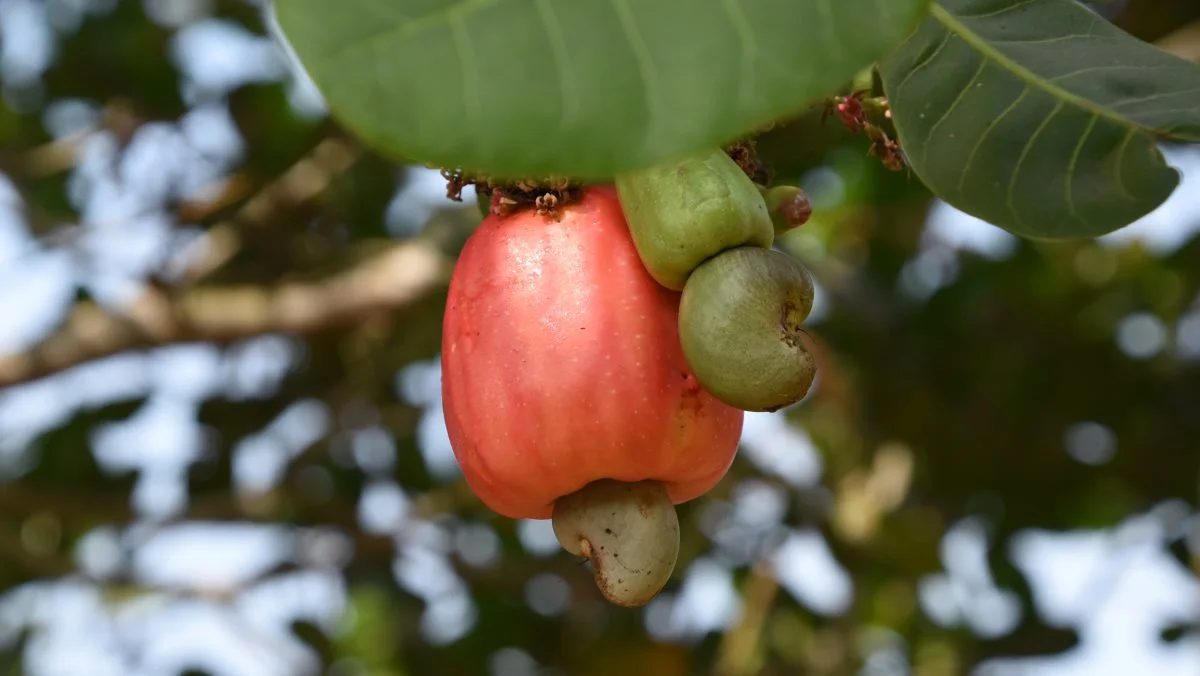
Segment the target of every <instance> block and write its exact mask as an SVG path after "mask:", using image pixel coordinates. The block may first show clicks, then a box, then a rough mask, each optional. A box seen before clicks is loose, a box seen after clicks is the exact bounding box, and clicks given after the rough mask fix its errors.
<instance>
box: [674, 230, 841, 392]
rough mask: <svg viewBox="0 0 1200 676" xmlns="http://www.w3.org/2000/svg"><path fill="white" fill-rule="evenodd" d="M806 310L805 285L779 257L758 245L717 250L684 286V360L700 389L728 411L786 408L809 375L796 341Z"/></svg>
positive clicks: (802, 273) (811, 368)
mask: <svg viewBox="0 0 1200 676" xmlns="http://www.w3.org/2000/svg"><path fill="white" fill-rule="evenodd" d="M812 304H813V285H812V279H811V278H810V277H809V275H808V272H807V271H806V270H805V269H804V268H803V267H802V266H801V265H800V263H798V262H797V261H795V260H794V259H792V258H791V257H790V256H788V255H787V254H785V253H781V252H779V251H774V250H772V249H761V248H758V247H739V248H737V249H730V250H728V251H723V252H721V253H720V254H718V255H717V256H714V257H713V258H711V259H709V260H707V261H705V262H704V263H703V264H701V265H700V267H698V268H696V270H695V271H694V272H693V273H692V276H691V277H690V278H689V279H688V282H687V286H686V287H684V290H683V299H682V301H681V304H680V307H679V337H680V341H681V342H682V344H683V351H684V354H685V355H686V356H687V360H688V363H689V364H690V365H691V367H692V369H693V371H694V372H695V374H696V377H697V378H699V379H700V382H701V383H702V384H703V386H704V387H705V388H706V389H707V390H708V391H710V392H712V393H713V395H714V396H716V397H717V398H719V399H720V400H721V401H723V402H725V403H727V404H729V405H730V406H736V407H738V408H741V409H743V410H746V411H775V410H778V409H780V408H783V407H785V406H790V405H791V404H794V403H796V402H798V401H800V400H801V399H803V398H804V395H805V394H807V393H808V390H809V388H810V387H812V383H813V379H814V378H815V377H816V368H817V367H816V361H815V360H814V359H813V356H812V355H811V354H810V353H809V352H808V350H807V349H805V347H804V345H803V343H802V342H801V339H800V338H801V335H802V334H803V330H802V329H801V324H802V323H803V322H804V320H805V319H806V318H808V313H809V312H811V311H812Z"/></svg>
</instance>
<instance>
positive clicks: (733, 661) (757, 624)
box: [716, 561, 779, 676]
mask: <svg viewBox="0 0 1200 676" xmlns="http://www.w3.org/2000/svg"><path fill="white" fill-rule="evenodd" d="M778 594H779V582H778V581H776V579H775V576H774V575H772V574H771V573H770V571H769V565H768V564H767V563H766V562H765V561H762V562H760V563H759V564H758V565H757V566H755V567H754V569H753V570H751V571H750V575H749V577H748V578H747V580H746V586H745V591H744V592H743V597H742V598H743V604H742V608H743V609H742V618H741V620H740V621H739V622H738V623H737V624H735V625H733V626H732V627H730V628H729V629H728V630H727V631H726V632H725V635H724V636H723V637H722V638H721V645H720V647H719V648H718V649H717V665H716V673H717V674H718V676H749V674H754V673H757V672H758V670H759V667H760V666H761V665H760V662H761V657H760V656H761V652H760V651H761V646H760V645H759V644H760V641H761V639H762V633H763V629H764V628H765V627H766V624H767V616H768V614H769V613H770V611H771V608H773V607H774V606H775V597H776V596H777V595H778Z"/></svg>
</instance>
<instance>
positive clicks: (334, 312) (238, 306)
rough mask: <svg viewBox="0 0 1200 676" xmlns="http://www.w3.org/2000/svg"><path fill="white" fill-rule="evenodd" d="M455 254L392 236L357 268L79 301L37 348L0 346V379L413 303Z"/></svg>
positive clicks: (317, 324)
mask: <svg viewBox="0 0 1200 676" xmlns="http://www.w3.org/2000/svg"><path fill="white" fill-rule="evenodd" d="M451 269H452V262H451V261H450V259H449V258H448V257H447V256H446V255H445V254H443V253H442V252H441V251H440V250H439V249H438V248H437V247H436V246H435V245H433V244H432V243H429V242H426V241H423V240H412V241H409V242H405V243H403V244H398V245H392V246H390V247H389V248H388V249H387V250H385V251H383V252H381V253H378V254H376V255H374V256H373V257H371V258H368V259H367V260H365V261H363V262H362V263H360V264H359V265H357V266H356V267H354V268H351V269H350V270H348V271H344V272H341V273H338V274H335V275H332V276H331V277H329V278H327V279H325V280H319V281H316V282H290V283H283V284H278V285H274V286H272V287H259V286H228V287H217V286H212V287H204V286H199V287H194V288H189V289H186V290H183V291H180V292H177V293H171V292H169V291H164V290H162V289H160V288H155V287H147V288H146V289H145V290H144V291H142V293H141V294H140V295H139V296H138V297H137V298H136V299H134V300H133V301H132V302H131V303H130V304H129V306H128V307H127V309H126V310H125V312H124V313H122V314H115V313H111V312H108V311H106V310H104V309H102V308H100V307H99V306H97V305H96V304H94V303H90V302H83V303H79V304H77V305H76V307H75V308H74V310H72V312H71V314H70V316H69V317H68V318H67V320H66V321H65V322H64V324H63V326H62V327H61V328H59V330H58V331H57V332H56V333H53V334H52V335H50V336H49V337H47V338H45V339H44V340H42V341H41V342H40V343H39V344H38V345H36V346H34V347H33V348H31V349H29V350H27V351H25V352H19V353H13V354H0V387H4V386H10V385H15V384H18V383H23V382H27V381H30V380H33V379H36V378H40V377H43V376H47V375H50V374H53V373H56V372H58V371H61V370H64V369H67V368H70V367H72V366H76V365H79V364H82V363H84V362H87V361H90V360H93V359H99V358H102V357H107V356H111V355H115V354H118V353H120V352H124V351H126V350H130V349H137V348H144V347H151V346H156V345H167V344H173V343H181V342H193V341H212V342H217V343H226V342H231V341H234V340H240V339H243V338H247V337H251V336H257V335H263V334H268V333H313V332H317V331H321V330H325V329H329V328H334V327H337V326H342V325H347V324H352V323H355V322H357V321H359V320H361V319H363V318H365V317H366V316H368V315H371V314H374V313H377V312H388V311H393V310H396V309H398V308H401V307H404V306H406V305H409V304H411V303H413V302H415V301H417V300H419V299H420V298H422V297H423V296H424V295H425V294H426V293H428V292H429V291H431V290H432V289H434V288H436V287H438V286H440V285H442V284H444V283H446V282H447V280H448V279H449V275H450V271H451Z"/></svg>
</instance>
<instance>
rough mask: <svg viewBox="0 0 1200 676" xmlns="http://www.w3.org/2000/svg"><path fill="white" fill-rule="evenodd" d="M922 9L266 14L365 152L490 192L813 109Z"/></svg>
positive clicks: (639, 159) (657, 154)
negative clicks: (370, 148) (463, 178)
mask: <svg viewBox="0 0 1200 676" xmlns="http://www.w3.org/2000/svg"><path fill="white" fill-rule="evenodd" d="M927 5H928V2H927V0H805V1H804V2H794V1H792V0H769V1H768V0H762V1H759V2H753V3H746V2H735V1H733V0H722V1H718V0H704V1H700V0H660V1H658V2H632V1H630V0H576V1H573V2H553V1H552V0H473V1H471V0H467V1H462V0H460V1H458V2H450V3H446V2H428V1H417V0H402V1H397V0H392V1H388V0H345V1H343V2H336V3H334V2H328V1H327V0H281V1H280V2H278V3H277V8H276V12H277V15H278V19H279V23H280V25H281V27H282V28H283V30H284V33H285V34H286V36H287V38H288V41H289V43H290V44H291V46H292V48H293V49H294V50H295V51H296V53H297V55H298V56H299V58H300V60H301V62H302V63H303V64H304V66H305V68H306V70H307V71H308V72H309V74H310V75H311V76H312V78H313V80H314V81H315V82H316V83H317V85H318V87H319V88H320V89H321V91H322V93H323V94H324V95H325V97H326V99H327V101H328V102H329V105H330V108H331V109H332V110H333V112H334V113H335V115H337V116H339V117H340V118H341V120H342V122H343V123H344V124H345V125H346V126H347V127H349V128H351V129H353V130H354V131H355V132H357V133H358V134H360V135H361V136H362V137H363V138H364V139H366V140H367V141H368V142H370V143H372V144H373V145H375V146H376V147H378V148H379V149H380V150H382V151H384V152H387V153H389V154H392V155H398V156H403V157H405V158H407V159H409V160H411V161H416V162H420V163H429V164H435V165H438V166H444V167H460V168H463V169H466V170H468V171H471V172H478V173H487V174H489V175H491V176H493V177H521V176H545V175H554V174H565V175H570V176H576V177H580V178H599V179H603V178H607V177H610V176H612V175H614V174H616V173H618V172H620V171H623V170H626V169H632V168H637V167H642V166H647V165H650V164H654V163H657V162H659V161H662V160H666V159H670V158H671V157H674V156H678V155H682V154H685V153H687V152H690V151H694V150H698V149H700V148H703V147H705V146H711V145H718V144H721V143H725V142H728V141H730V140H732V139H733V138H735V137H738V136H740V135H742V134H745V133H746V132H747V131H749V130H752V129H755V128H758V127H761V126H763V125H766V124H769V123H771V122H773V121H775V120H777V119H779V118H783V117H787V116H790V115H792V114H794V113H795V112H797V111H798V110H799V109H800V108H802V107H803V106H805V105H809V104H812V103H814V102H816V101H817V100H818V99H820V98H821V97H823V96H827V95H829V94H831V93H833V92H834V91H836V90H837V88H838V87H841V86H842V85H843V84H844V83H846V82H847V81H849V80H850V79H851V77H852V76H853V75H854V74H855V73H856V72H857V71H859V70H860V69H862V68H863V67H865V66H868V65H869V64H870V63H871V62H873V61H875V60H876V59H879V58H880V57H882V56H883V55H884V54H886V53H887V51H888V50H889V49H891V48H892V47H894V46H896V45H897V44H899V43H900V41H901V40H903V39H904V37H905V36H906V35H907V34H908V33H909V32H910V31H911V30H912V28H913V27H914V26H915V25H916V23H917V21H918V20H919V19H920V18H921V17H922V16H924V14H925V11H926V8H927Z"/></svg>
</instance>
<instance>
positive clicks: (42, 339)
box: [0, 0, 1200, 676]
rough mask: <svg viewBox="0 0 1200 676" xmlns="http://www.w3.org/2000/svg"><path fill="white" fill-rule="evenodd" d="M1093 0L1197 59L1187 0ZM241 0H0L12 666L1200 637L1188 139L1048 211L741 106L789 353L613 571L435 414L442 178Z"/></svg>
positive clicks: (2, 466)
mask: <svg viewBox="0 0 1200 676" xmlns="http://www.w3.org/2000/svg"><path fill="white" fill-rule="evenodd" d="M1093 7H1094V9H1096V11H1098V12H1100V13H1101V14H1102V15H1104V16H1105V17H1106V18H1109V19H1111V20H1113V21H1115V22H1116V23H1118V24H1119V25H1120V26H1122V27H1123V28H1125V29H1126V30H1129V31H1130V32H1132V33H1134V34H1135V35H1137V36H1138V37H1140V38H1142V39H1145V40H1148V41H1162V42H1161V44H1164V45H1168V44H1169V45H1170V47H1171V49H1172V50H1173V51H1176V52H1178V53H1181V54H1190V55H1193V56H1192V58H1197V59H1200V49H1198V48H1197V45H1198V44H1200V38H1197V37H1196V36H1197V35H1198V34H1200V29H1198V26H1200V23H1197V22H1200V5H1197V4H1196V3H1195V2H1194V0H1128V1H1126V0H1107V1H1105V2H1097V3H1093ZM263 10H264V6H263V5H262V4H261V3H259V2H251V1H246V0H119V1H118V0H44V1H42V0H0V85H2V91H0V94H2V97H3V99H2V104H0V317H3V320H2V323H0V590H2V591H0V673H10V674H39V675H41V674H46V675H50V674H53V675H56V676H57V675H68V674H69V675H75V674H79V675H81V676H100V675H104V674H145V675H167V674H212V675H214V676H216V675H225V676H242V675H246V676H265V675H274V674H281V675H283V674H331V675H337V676H349V675H356V674H371V675H379V676H383V675H389V676H398V675H401V674H405V675H407V674H496V675H504V676H521V675H527V674H529V675H532V674H539V675H545V674H563V675H568V674H569V675H575V674H579V675H587V674H612V673H628V674H656V675H671V674H681V675H682V674H722V675H726V674H727V675H731V676H732V675H743V674H745V675H749V674H867V675H883V674H914V675H920V676H942V675H947V676H948V675H952V674H966V673H978V674H1055V675H1057V674H1122V675H1126V674H1148V675H1149V674H1181V675H1182V674H1188V675H1193V674H1196V673H1200V582H1198V578H1197V575H1198V574H1200V512H1198V511H1197V505H1198V501H1200V414H1198V413H1197V412H1198V411H1200V240H1198V239H1197V237H1196V235H1197V233H1200V152H1198V151H1197V149H1195V148H1169V149H1167V150H1168V152H1169V159H1170V160H1171V161H1172V162H1173V163H1174V164H1176V166H1178V167H1179V168H1180V169H1181V170H1183V171H1184V175H1185V180H1184V183H1183V184H1182V186H1181V187H1180V189H1179V190H1178V191H1177V193H1176V195H1175V196H1174V197H1172V199H1171V201H1169V202H1168V203H1167V204H1166V205H1164V206H1163V208H1161V209H1160V210H1159V211H1157V212H1155V213H1154V214H1151V215H1150V216H1149V217H1147V218H1146V219H1144V220H1143V221H1141V222H1139V223H1138V224H1136V225H1134V226H1133V227H1131V228H1128V229H1126V230H1124V231H1121V232H1119V233H1116V234H1115V235H1112V236H1109V237H1106V238H1104V239H1102V240H1100V241H1080V242H1070V243H1054V244H1047V243H1037V242H1031V241H1021V240H1016V239H1014V238H1012V237H1010V236H1008V235H1007V234H1005V233H1003V232H1002V231H1000V230H998V229H996V228H992V227H991V226H988V225H986V224H983V223H980V222H977V221H974V220H973V219H970V218H968V217H966V216H964V215H962V214H960V213H957V212H954V211H953V210H951V209H949V208H947V207H945V206H944V205H940V204H938V203H936V202H934V201H932V200H931V197H930V195H929V194H928V192H927V191H925V190H924V188H922V186H921V185H920V184H919V183H918V182H917V181H916V180H915V179H913V178H911V177H910V176H908V175H906V174H905V173H904V172H899V173H893V172H889V171H887V170H885V169H883V168H882V167H881V166H880V165H879V164H878V162H877V161H876V160H874V159H873V158H870V157H868V156H867V154H866V142H865V139H863V138H861V137H855V136H852V135H850V134H849V133H847V132H845V131H844V130H842V129H840V128H839V127H838V126H837V125H836V124H834V123H826V124H824V125H822V124H821V122H820V114H819V112H820V111H819V109H814V110H812V111H809V112H808V113H805V114H804V115H801V116H799V117H798V118H797V119H795V120H792V121H790V122H789V123H788V124H786V125H783V126H781V127H779V128H776V129H775V130H773V131H772V132H770V133H769V134H767V135H766V136H764V137H763V138H762V139H761V140H760V142H759V148H760V151H761V153H762V155H763V156H764V158H766V159H767V160H768V161H769V162H770V163H771V164H772V165H773V166H774V168H775V170H776V175H777V178H779V179H781V180H789V181H798V182H799V183H800V184H801V185H803V186H805V187H806V188H807V189H808V190H809V192H810V194H811V196H812V199H813V202H814V206H815V208H816V211H815V215H814V218H813V220H812V221H811V222H810V223H809V224H807V225H805V226H804V227H802V228H800V229H799V230H797V231H795V232H793V233H790V234H788V235H787V236H786V237H784V238H782V239H781V240H780V242H779V246H780V247H782V248H784V249H787V250H789V251H790V252H792V253H793V254H794V255H796V256H797V257H798V258H800V259H801V260H802V261H804V262H805V263H806V264H807V265H808V266H810V268H811V269H812V270H813V272H814V275H815V277H816V278H817V280H818V283H819V296H818V304H817V307H816V308H815V310H814V313H813V317H812V319H811V320H810V322H809V330H810V331H811V333H812V334H813V337H814V340H815V342H816V345H817V351H818V354H819V358H820V362H821V375H820V380H819V382H818V386H817V387H816V388H815V391H814V393H813V394H812V395H811V396H810V397H809V398H808V399H807V400H806V401H804V402H802V403H801V404H800V405H798V406H796V407H794V408H793V409H791V410H788V411H786V412H783V413H780V414H774V415H767V414H762V415H749V416H748V417H747V422H746V432H745V437H744V440H743V446H742V450H741V453H740V455H739V459H738V461H737V462H736V464H735V465H734V467H733V469H732V470H731V472H730V473H729V475H728V477H727V478H726V479H725V480H724V481H723V482H722V483H721V484H720V485H719V486H718V487H717V488H716V489H715V490H714V491H712V493H710V494H709V495H707V496H705V497H703V498H701V499H699V500H696V501H694V502H691V503H688V504H686V505H682V506H681V508H680V516H681V523H682V526H683V529H684V530H683V552H682V559H681V561H680V565H679V567H678V569H677V573H676V578H675V579H674V580H673V582H672V584H671V585H670V586H669V587H668V589H667V591H666V592H665V593H664V594H663V595H662V596H660V598H659V599H657V600H656V601H655V602H654V603H653V604H651V605H650V606H648V607H647V608H645V609H643V610H621V609H617V608H614V607H611V606H608V605H606V604H605V603H604V602H602V601H601V600H600V599H599V597H598V595H597V593H596V592H595V590H594V588H593V586H592V582H591V579H590V576H589V574H588V572H587V570H586V568H584V567H581V566H580V565H579V563H578V562H577V561H575V560H572V559H571V558H570V557H569V556H567V555H566V554H564V553H562V552H561V551H559V549H558V546H557V544H556V543H555V541H554V539H553V535H552V534H551V533H550V532H549V526H548V523H546V522H512V521H509V520H505V519H501V518H498V517H496V516H495V515H493V514H491V513H490V512H489V511H488V510H486V509H485V508H483V507H482V506H480V505H479V504H478V502H477V501H475V500H474V498H473V497H472V495H471V494H470V491H469V490H467V489H466V487H465V486H464V485H463V483H462V481H461V479H460V478H459V476H458V474H457V470H456V468H455V465H454V462H453V458H452V456H451V455H450V452H449V447H448V443H447V441H446V439H445V431H444V428H443V426H442V420H441V409H440V402H439V400H438V366H437V357H438V347H439V339H440V320H441V312H442V310H443V307H444V295H445V286H446V282H447V280H448V273H449V270H450V268H451V266H452V265H453V258H454V256H455V254H456V253H457V251H458V250H459V249H460V247H461V246H462V243H463V242H464V241H465V238H466V237H467V236H469V234H470V232H471V231H472V229H473V228H474V227H475V226H476V225H477V224H478V221H479V215H478V212H477V211H476V209H475V207H474V200H473V199H472V196H471V195H469V194H468V195H467V199H465V200H464V202H462V203H456V202H452V201H449V200H447V199H445V197H444V182H443V181H442V180H441V178H440V177H439V176H438V174H437V172H436V171H433V170H428V169H425V168H422V167H415V166H405V165H403V164H399V163H396V162H394V161H391V160H388V159H384V158H381V157H378V156H376V155H375V154H373V153H371V152H370V151H369V150H368V149H365V148H362V147H360V146H359V145H358V144H357V143H356V142H355V141H354V140H353V139H352V138H350V137H348V136H347V135H346V134H345V132H344V131H343V130H341V129H339V127H338V125H337V124H336V123H335V122H333V121H331V120H330V119H328V117H327V116H326V115H325V113H324V109H323V106H322V104H321V100H320V97H319V96H318V95H317V94H316V93H315V92H314V91H313V90H312V89H311V86H310V85H309V84H308V83H307V81H306V80H305V78H304V76H303V74H302V73H300V72H299V71H298V70H297V69H296V68H295V66H294V64H293V63H291V62H289V60H288V59H287V58H286V54H285V52H284V51H283V50H281V49H280V47H279V46H278V44H277V43H276V42H274V41H272V39H271V30H272V29H271V26H270V21H269V19H268V18H265V15H264V12H263ZM396 67H397V68H402V67H426V65H424V64H396ZM1198 114H1200V113H1198Z"/></svg>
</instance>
